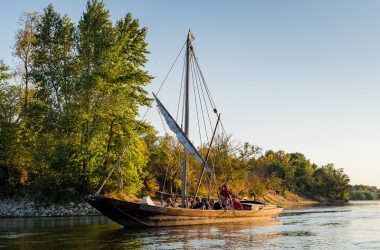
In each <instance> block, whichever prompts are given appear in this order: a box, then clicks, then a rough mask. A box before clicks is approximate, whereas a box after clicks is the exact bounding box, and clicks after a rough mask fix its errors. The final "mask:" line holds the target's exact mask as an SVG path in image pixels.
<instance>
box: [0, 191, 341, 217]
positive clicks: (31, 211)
mask: <svg viewBox="0 0 380 250" xmlns="http://www.w3.org/2000/svg"><path fill="white" fill-rule="evenodd" d="M115 198H119V199H120V198H121V199H127V200H131V201H140V200H139V199H136V198H133V199H132V198H130V197H115ZM256 200H257V201H260V202H263V203H268V204H275V205H281V206H307V205H314V204H332V203H344V202H343V201H330V200H325V199H323V198H320V199H319V200H315V199H311V198H308V197H306V196H302V195H298V194H294V193H291V192H288V191H285V192H283V193H280V194H279V193H276V192H275V191H273V190H266V191H265V192H264V194H263V195H262V196H258V197H256ZM157 204H158V202H157ZM91 215H100V213H99V212H98V211H97V210H96V209H94V208H93V207H91V206H90V205H89V204H88V203H87V202H85V201H81V202H61V203H52V204H46V203H42V202H41V203H40V202H36V201H31V200H27V199H25V198H24V199H22V198H19V199H17V198H8V199H0V218H1V217H2V218H7V217H9V218H12V217H53V216H57V217H68V216H91Z"/></svg>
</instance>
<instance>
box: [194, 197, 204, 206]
mask: <svg viewBox="0 0 380 250" xmlns="http://www.w3.org/2000/svg"><path fill="white" fill-rule="evenodd" d="M203 206H204V204H203V203H202V202H201V199H200V198H199V197H198V196H197V197H195V204H194V206H193V208H194V209H200V208H202V207H203Z"/></svg>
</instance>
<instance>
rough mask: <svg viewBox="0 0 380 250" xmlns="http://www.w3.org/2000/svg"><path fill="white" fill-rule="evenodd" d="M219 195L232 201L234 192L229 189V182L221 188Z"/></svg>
mask: <svg viewBox="0 0 380 250" xmlns="http://www.w3.org/2000/svg"><path fill="white" fill-rule="evenodd" d="M219 194H220V196H221V197H224V198H225V199H226V200H231V198H232V196H233V194H232V192H231V191H230V190H229V189H228V185H227V182H226V183H224V184H223V186H222V187H221V189H220V191H219Z"/></svg>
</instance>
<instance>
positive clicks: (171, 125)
mask: <svg viewBox="0 0 380 250" xmlns="http://www.w3.org/2000/svg"><path fill="white" fill-rule="evenodd" d="M153 95H154V94H153ZM154 98H155V99H156V102H157V105H158V107H159V109H160V112H161V114H162V116H163V117H164V118H165V121H166V124H168V126H169V128H170V130H171V131H173V132H174V133H175V135H176V136H177V139H178V141H179V142H180V143H181V144H182V145H183V146H184V147H185V149H186V151H187V152H189V153H190V154H192V155H193V156H194V157H195V159H197V160H198V161H199V162H200V163H201V164H202V166H204V168H205V169H206V171H207V172H211V168H210V167H209V166H208V164H207V163H206V161H205V160H204V159H203V157H202V156H201V154H200V153H199V152H198V150H197V149H196V148H195V147H194V145H193V143H191V141H190V140H189V139H188V138H187V136H186V135H185V134H184V133H183V131H182V129H181V128H180V127H179V126H178V124H177V122H176V121H175V120H174V119H173V117H172V116H171V115H170V114H169V112H168V111H167V110H166V108H165V107H164V105H162V103H161V102H160V100H159V99H158V98H157V96H156V95H154Z"/></svg>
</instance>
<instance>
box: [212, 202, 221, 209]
mask: <svg viewBox="0 0 380 250" xmlns="http://www.w3.org/2000/svg"><path fill="white" fill-rule="evenodd" d="M213 208H214V210H221V209H222V208H223V207H222V204H221V203H220V201H217V202H215V203H214V207H213Z"/></svg>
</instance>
